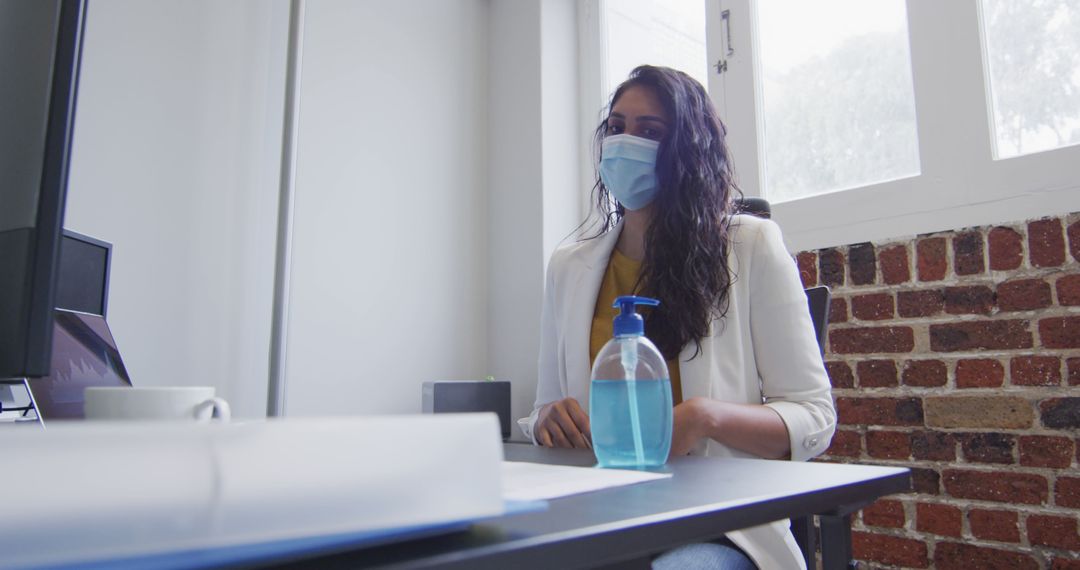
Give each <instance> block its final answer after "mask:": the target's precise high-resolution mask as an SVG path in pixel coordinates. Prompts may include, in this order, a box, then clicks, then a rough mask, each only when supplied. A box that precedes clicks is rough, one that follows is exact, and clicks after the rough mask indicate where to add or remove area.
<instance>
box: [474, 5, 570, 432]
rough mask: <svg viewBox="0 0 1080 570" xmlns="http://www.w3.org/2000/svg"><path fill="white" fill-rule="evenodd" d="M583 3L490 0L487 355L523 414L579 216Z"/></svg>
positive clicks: (529, 404) (533, 389)
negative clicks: (560, 264) (559, 268)
mask: <svg viewBox="0 0 1080 570" xmlns="http://www.w3.org/2000/svg"><path fill="white" fill-rule="evenodd" d="M576 12H577V10H576V7H575V3H574V1H573V0H497V1H494V2H492V3H491V22H490V29H491V39H490V45H491V49H490V56H489V59H488V65H489V71H490V74H491V75H490V81H489V95H488V98H489V100H490V102H491V105H490V107H489V110H488V120H489V153H488V156H489V161H490V166H489V182H490V187H491V195H490V197H489V211H488V217H489V220H488V223H489V227H488V231H489V250H488V259H489V266H490V273H489V275H488V289H489V291H490V300H489V311H490V313H489V318H488V334H489V338H490V340H489V343H488V344H489V347H490V349H489V356H488V360H489V363H490V369H491V371H492V373H493V374H495V375H496V377H499V378H508V379H510V380H511V381H512V382H513V384H512V397H513V404H512V408H513V410H512V411H513V415H514V417H515V418H520V417H524V416H527V415H528V414H529V412H530V411H531V410H532V407H533V402H534V400H535V398H536V380H537V378H536V362H537V356H538V349H539V344H540V304H541V302H542V300H543V288H544V271H545V268H546V266H547V261H548V257H549V256H550V255H551V252H552V251H553V250H554V249H555V247H556V246H557V245H558V244H559V243H560V242H561V241H562V240H563V238H565V237H566V236H567V235H568V234H569V233H570V232H571V231H572V230H573V229H574V228H575V227H576V226H577V225H578V224H579V223H580V221H581V206H580V204H581V192H582V189H581V186H580V173H579V164H580V158H579V138H580V135H579V131H580V121H579V120H578V116H577V112H578V105H577V94H578V87H577V78H578V67H577V62H578V57H577V44H576V35H577V19H576V18H577V16H576ZM514 435H515V437H520V434H519V433H518V432H517V429H516V428H515V429H514Z"/></svg>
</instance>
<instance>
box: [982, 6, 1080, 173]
mask: <svg viewBox="0 0 1080 570" xmlns="http://www.w3.org/2000/svg"><path fill="white" fill-rule="evenodd" d="M982 16H983V18H982V20H983V27H984V29H983V32H984V38H985V41H986V45H985V54H986V62H987V68H988V70H989V73H988V75H989V79H990V99H991V101H992V105H991V106H992V108H993V113H994V138H995V142H996V143H997V144H996V147H995V150H996V152H995V157H996V158H1007V157H1011V156H1017V155H1021V154H1028V153H1033V152H1039V151H1043V150H1050V149H1054V148H1058V147H1062V146H1067V145H1072V144H1080V3H1078V2H1076V0H983V2H982Z"/></svg>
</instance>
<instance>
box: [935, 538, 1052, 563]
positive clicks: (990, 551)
mask: <svg viewBox="0 0 1080 570" xmlns="http://www.w3.org/2000/svg"><path fill="white" fill-rule="evenodd" d="M1038 567H1039V563H1038V562H1036V561H1035V559H1034V558H1032V557H1031V556H1028V555H1027V554H1024V553H1023V552H1013V551H1009V550H998V549H996V548H985V547H982V546H974V545H971V544H958V543H955V542H939V543H937V546H935V547H934V568H936V569H937V570H971V569H973V568H978V569H979V570H1035V569H1037V568H1038Z"/></svg>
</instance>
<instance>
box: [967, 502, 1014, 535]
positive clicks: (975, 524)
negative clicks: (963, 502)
mask: <svg viewBox="0 0 1080 570" xmlns="http://www.w3.org/2000/svg"><path fill="white" fill-rule="evenodd" d="M968 526H969V527H970V528H971V534H972V535H973V536H974V537H975V538H981V539H983V540H996V541H998V542H1013V543H1016V542H1020V525H1019V517H1018V516H1017V515H1016V513H1015V512H1012V511H991V510H987V509H971V512H969V513H968Z"/></svg>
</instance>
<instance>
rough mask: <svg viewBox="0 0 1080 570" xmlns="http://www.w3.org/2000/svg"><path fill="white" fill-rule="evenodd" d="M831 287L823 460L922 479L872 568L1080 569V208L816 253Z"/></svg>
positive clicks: (875, 513) (861, 550) (856, 527)
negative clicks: (902, 470)
mask: <svg viewBox="0 0 1080 570" xmlns="http://www.w3.org/2000/svg"><path fill="white" fill-rule="evenodd" d="M796 260H797V262H798V265H799V270H800V273H801V275H802V278H803V283H804V284H805V285H806V286H807V287H810V286H813V285H817V284H824V285H828V286H830V287H831V288H832V293H833V301H832V303H833V304H832V311H831V315H830V324H829V341H828V348H827V351H826V355H825V359H826V365H827V368H828V371H829V376H830V377H831V379H832V383H833V387H834V395H835V398H836V406H837V411H838V415H839V426H838V429H837V432H836V437H835V438H834V439H833V443H832V446H831V447H830V448H829V450H828V452H827V455H826V456H825V457H824V458H823V459H824V460H826V461H839V462H860V463H875V464H881V465H899V466H905V467H910V468H911V469H912V482H913V491H912V492H910V493H906V494H903V495H897V496H893V497H889V498H887V499H883V500H880V501H878V502H877V503H875V504H873V505H871V506H870V507H868V508H867V509H865V510H863V511H862V512H861V513H860V514H859V515H858V516H856V517H854V519H853V543H854V550H855V556H856V558H858V559H859V560H862V561H864V563H865V564H864V566H868V567H870V568H889V567H912V568H939V569H949V568H1052V569H1055V570H1065V569H1068V570H1080V528H1078V523H1080V468H1078V462H1080V440H1078V438H1080V213H1074V214H1070V215H1067V216H1063V217H1057V218H1044V219H1040V220H1032V221H1028V222H1021V223H1014V224H1004V225H1000V226H992V227H978V228H966V229H961V230H956V231H950V232H942V233H936V234H929V235H923V236H918V237H917V238H913V239H906V240H900V241H894V242H889V243H874V244H871V243H861V244H855V245H850V246H847V247H838V248H829V249H823V250H818V251H807V252H801V253H799V254H797V256H796Z"/></svg>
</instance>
